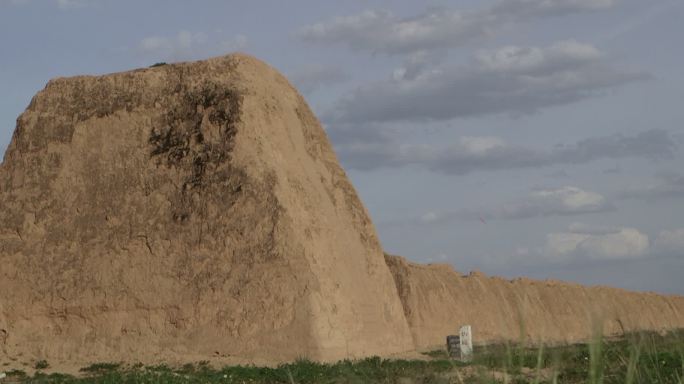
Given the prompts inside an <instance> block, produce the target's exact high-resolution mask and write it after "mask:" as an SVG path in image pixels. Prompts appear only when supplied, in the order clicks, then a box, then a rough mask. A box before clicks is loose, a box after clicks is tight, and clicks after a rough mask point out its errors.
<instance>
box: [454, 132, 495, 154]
mask: <svg viewBox="0 0 684 384" xmlns="http://www.w3.org/2000/svg"><path fill="white" fill-rule="evenodd" d="M459 146H460V147H461V148H462V149H463V150H464V151H466V152H468V153H472V154H484V153H487V152H488V151H491V150H494V149H496V148H503V147H505V146H506V143H505V142H504V141H503V139H501V138H500V137H494V136H479V137H471V136H464V137H461V138H460V139H459Z"/></svg>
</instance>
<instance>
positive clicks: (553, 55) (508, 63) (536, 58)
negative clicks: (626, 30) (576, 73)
mask: <svg viewBox="0 0 684 384" xmlns="http://www.w3.org/2000/svg"><path fill="white" fill-rule="evenodd" d="M604 56H605V55H604V54H603V53H602V52H600V51H599V50H598V49H597V48H596V47H594V46H592V45H590V44H583V43H580V42H577V41H575V40H566V41H559V42H556V43H554V44H552V45H550V46H549V47H546V48H539V47H519V46H507V47H503V48H499V49H497V50H492V51H480V52H479V53H478V54H477V55H476V57H475V58H476V60H477V61H478V63H479V64H480V67H481V68H483V69H484V70H486V71H491V72H521V73H530V72H543V71H549V70H550V71H557V70H559V69H564V68H571V67H573V66H576V65H581V64H582V63H588V62H592V61H597V60H601V59H602V58H604Z"/></svg>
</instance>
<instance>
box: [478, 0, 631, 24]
mask: <svg viewBox="0 0 684 384" xmlns="http://www.w3.org/2000/svg"><path fill="white" fill-rule="evenodd" d="M617 3H618V0H503V1H500V2H499V3H498V4H497V5H495V6H494V7H493V8H492V10H491V12H492V13H494V14H498V15H501V16H502V17H508V18H513V19H516V20H524V19H528V18H533V17H543V16H562V15H567V14H571V13H580V12H589V11H598V10H602V9H608V8H611V7H613V6H615V5H616V4H617Z"/></svg>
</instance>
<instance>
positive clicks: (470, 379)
mask: <svg viewBox="0 0 684 384" xmlns="http://www.w3.org/2000/svg"><path fill="white" fill-rule="evenodd" d="M425 355H426V356H428V357H429V359H428V360H425V361H422V360H385V359H381V358H378V357H373V358H368V359H363V360H357V361H341V362H338V363H335V364H324V363H316V362H311V361H308V360H299V361H296V362H293V363H290V364H284V365H281V366H278V367H274V368H268V367H255V366H228V367H224V368H222V369H217V368H213V367H211V366H210V365H209V363H208V362H198V363H188V364H185V365H183V366H180V367H169V366H166V365H157V366H148V367H144V366H142V365H141V364H137V365H134V366H124V365H120V364H118V363H98V364H93V365H91V366H88V367H84V368H82V369H81V373H82V376H80V377H73V376H69V375H62V374H54V373H53V374H46V373H43V372H42V371H40V370H39V371H37V373H36V374H34V375H33V376H32V377H29V376H28V375H26V374H25V373H24V372H21V371H11V372H7V374H8V378H9V379H11V380H12V382H25V383H83V384H86V383H88V384H89V383H102V384H109V383H172V384H174V383H179V384H180V383H244V384H248V383H249V384H257V383H283V384H293V383H297V384H300V383H301V384H307V383H331V384H332V383H340V384H342V383H406V384H409V383H425V384H429V383H461V384H477V383H482V384H489V383H510V384H516V383H535V384H542V383H544V384H546V383H548V384H552V383H553V384H555V383H570V384H574V383H588V384H599V383H601V384H613V383H616V384H617V383H620V384H625V383H626V384H652V383H659V384H684V372H683V370H682V369H683V368H682V367H683V366H684V331H680V332H671V333H669V334H666V335H658V334H655V333H639V334H632V335H628V336H626V337H625V338H622V339H620V340H604V339H602V338H600V337H597V339H596V340H595V341H594V342H592V343H589V344H577V345H570V346H556V347H552V346H539V347H529V346H522V345H521V344H506V345H492V346H486V347H477V348H476V349H475V355H474V359H473V361H472V362H470V363H461V362H457V361H451V360H448V358H447V356H446V353H445V351H442V350H438V351H432V352H426V353H425ZM45 363H46V364H47V362H45Z"/></svg>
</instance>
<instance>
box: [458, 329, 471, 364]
mask: <svg viewBox="0 0 684 384" xmlns="http://www.w3.org/2000/svg"><path fill="white" fill-rule="evenodd" d="M459 336H460V338H461V360H463V361H470V360H471V359H472V358H473V331H472V329H471V327H470V325H464V326H462V327H461V329H460V331H459Z"/></svg>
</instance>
